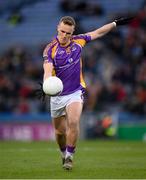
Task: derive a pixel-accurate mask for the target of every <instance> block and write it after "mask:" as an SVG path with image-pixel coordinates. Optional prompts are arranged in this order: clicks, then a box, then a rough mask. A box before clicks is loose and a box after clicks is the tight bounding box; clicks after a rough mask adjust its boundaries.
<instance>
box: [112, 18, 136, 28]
mask: <svg viewBox="0 0 146 180" xmlns="http://www.w3.org/2000/svg"><path fill="white" fill-rule="evenodd" d="M134 18H135V17H125V18H124V17H121V18H118V19H115V20H114V22H115V23H116V25H117V26H121V25H125V24H128V23H130V22H131V21H132V20H133V19H134Z"/></svg>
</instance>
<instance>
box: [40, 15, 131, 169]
mask: <svg viewBox="0 0 146 180" xmlns="http://www.w3.org/2000/svg"><path fill="white" fill-rule="evenodd" d="M130 20H131V18H120V19H117V20H115V21H114V22H112V23H109V24H106V25H104V26H102V27H101V28H99V29H96V30H94V31H92V32H88V33H86V34H81V35H73V32H74V30H75V21H74V19H73V18H72V17H70V16H65V17H62V18H61V20H60V21H59V24H58V27H57V32H58V34H57V36H56V37H55V38H54V39H53V40H52V41H51V42H50V43H49V44H48V45H47V46H46V48H45V50H44V53H43V58H44V63H43V68H44V77H43V80H45V79H46V78H48V77H49V76H53V75H55V76H57V77H59V78H60V79H61V80H62V82H63V85H64V89H63V91H62V93H61V94H60V95H59V96H55V97H51V100H50V103H51V117H52V120H53V124H54V128H55V135H56V141H57V143H58V145H59V148H60V151H61V155H62V160H63V168H64V169H67V170H70V169H72V166H73V155H74V153H75V148H76V143H77V139H78V136H79V121H80V116H81V113H82V108H83V93H84V90H85V88H86V84H85V82H84V79H83V75H82V59H81V52H82V49H83V47H84V46H85V45H86V43H88V42H89V41H92V40H95V39H97V38H100V37H102V36H104V35H105V34H107V33H108V32H109V31H111V30H112V29H113V28H115V27H116V26H118V25H124V24H127V23H128V22H130ZM40 95H41V96H44V95H45V94H44V92H43V90H42V87H41V89H40Z"/></svg>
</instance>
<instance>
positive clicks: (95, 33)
mask: <svg viewBox="0 0 146 180" xmlns="http://www.w3.org/2000/svg"><path fill="white" fill-rule="evenodd" d="M115 27H116V23H115V22H112V23H109V24H106V25H104V26H102V27H101V28H99V29H96V30H95V31H92V32H88V33H86V34H87V35H90V36H91V40H94V39H97V38H100V37H102V36H104V35H105V34H107V33H108V32H109V31H111V30H112V29H113V28H115Z"/></svg>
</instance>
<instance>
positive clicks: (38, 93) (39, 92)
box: [35, 82, 46, 101]
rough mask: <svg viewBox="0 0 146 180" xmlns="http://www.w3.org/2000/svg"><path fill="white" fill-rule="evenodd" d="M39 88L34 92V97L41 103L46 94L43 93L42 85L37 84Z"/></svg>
mask: <svg viewBox="0 0 146 180" xmlns="http://www.w3.org/2000/svg"><path fill="white" fill-rule="evenodd" d="M39 86H40V87H39V88H38V89H36V90H35V96H36V97H37V98H38V99H41V100H42V101H44V100H45V96H46V94H45V93H44V91H43V83H41V82H39Z"/></svg>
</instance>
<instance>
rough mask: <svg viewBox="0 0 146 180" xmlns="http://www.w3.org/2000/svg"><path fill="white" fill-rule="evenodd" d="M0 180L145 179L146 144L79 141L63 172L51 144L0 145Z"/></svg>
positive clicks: (53, 146) (21, 143)
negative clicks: (69, 166) (71, 165)
mask: <svg viewBox="0 0 146 180" xmlns="http://www.w3.org/2000/svg"><path fill="white" fill-rule="evenodd" d="M0 178H1V179H2V178H3V179H7V178H9V179H11V178H13V179H146V142H135V141H101V140H94V141H79V142H78V146H77V149H76V154H75V156H74V168H73V170H72V171H65V170H63V169H62V166H61V159H60V152H59V151H58V149H57V145H56V143H55V142H9V141H8V142H2V141H1V142H0Z"/></svg>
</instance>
